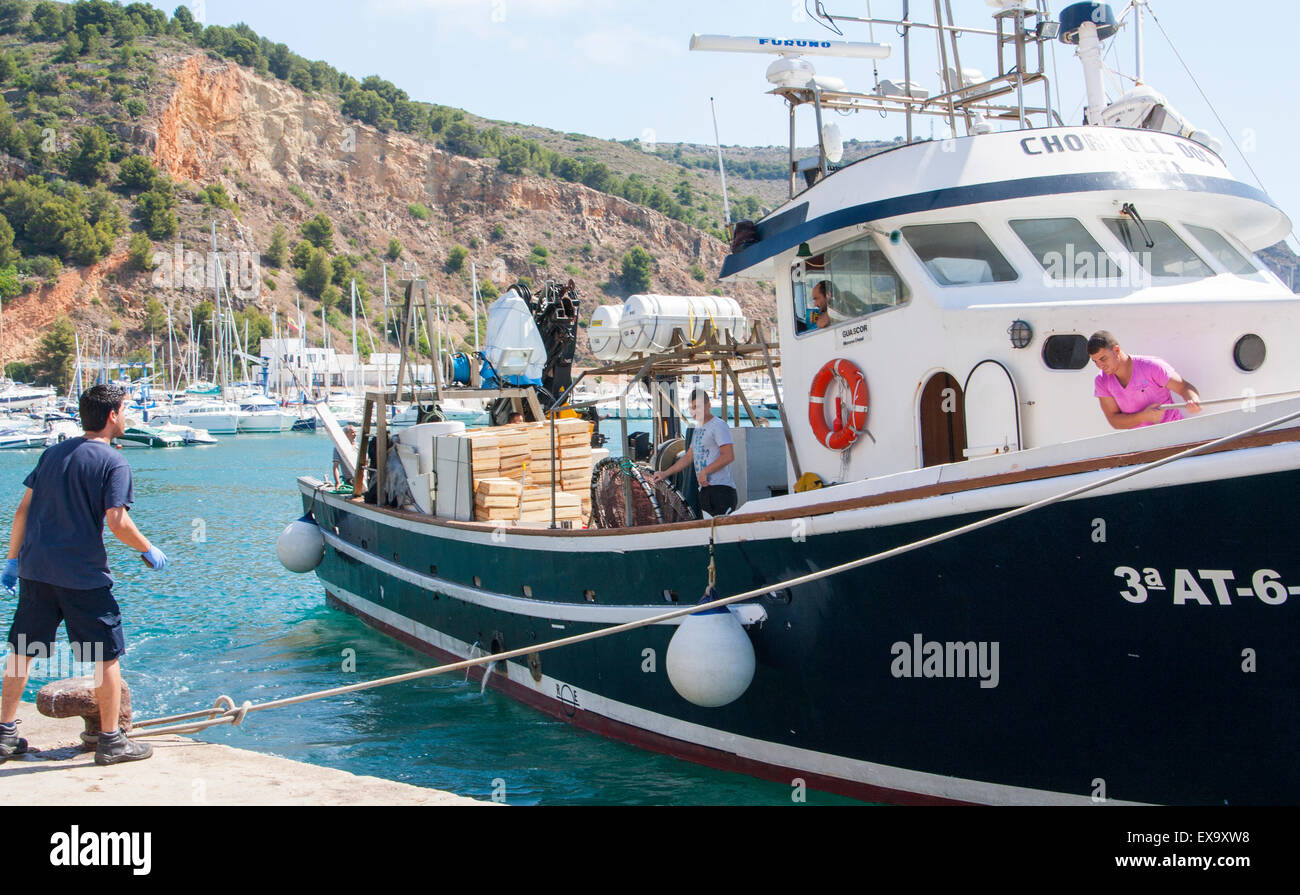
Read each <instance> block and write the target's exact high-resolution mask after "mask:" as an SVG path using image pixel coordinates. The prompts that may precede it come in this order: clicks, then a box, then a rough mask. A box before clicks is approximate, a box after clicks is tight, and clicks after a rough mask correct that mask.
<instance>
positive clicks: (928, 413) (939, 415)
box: [921, 373, 966, 466]
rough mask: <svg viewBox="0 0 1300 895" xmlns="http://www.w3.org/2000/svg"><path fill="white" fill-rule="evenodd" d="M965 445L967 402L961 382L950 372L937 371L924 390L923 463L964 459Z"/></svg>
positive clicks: (935, 463)
mask: <svg viewBox="0 0 1300 895" xmlns="http://www.w3.org/2000/svg"><path fill="white" fill-rule="evenodd" d="M965 448H966V405H965V402H964V401H963V400H962V389H961V385H960V384H959V383H958V382H957V380H956V379H954V378H952V376H950V375H948V374H947V373H935V374H934V375H933V376H931V377H930V381H929V382H927V383H926V384H925V388H924V389H922V391H921V465H922V466H938V465H939V464H940V463H955V462H957V461H958V460H964V459H965V454H964V451H965Z"/></svg>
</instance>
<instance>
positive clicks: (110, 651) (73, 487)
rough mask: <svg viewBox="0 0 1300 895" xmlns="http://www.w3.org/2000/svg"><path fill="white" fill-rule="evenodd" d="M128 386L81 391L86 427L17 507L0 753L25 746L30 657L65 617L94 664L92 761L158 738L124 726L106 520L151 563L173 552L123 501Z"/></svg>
mask: <svg viewBox="0 0 1300 895" xmlns="http://www.w3.org/2000/svg"><path fill="white" fill-rule="evenodd" d="M124 397H125V395H124V394H123V392H122V390H121V389H120V388H118V387H117V386H112V385H97V386H94V387H93V388H89V389H87V390H86V391H85V392H84V393H83V394H82V395H81V401H80V411H81V426H82V428H83V429H84V430H85V432H86V434H85V436H84V437H79V438H69V439H68V440H66V441H63V442H60V443H59V444H56V445H54V446H53V447H50V448H48V449H47V450H46V451H45V453H43V454H41V458H40V460H38V461H37V463H36V468H35V469H33V470H32V472H31V474H30V475H28V476H27V478H26V479H25V480H24V482H23V484H24V485H26V486H27V490H26V492H25V493H24V494H23V498H22V501H21V502H20V503H19V504H18V511H17V512H16V513H14V523H13V529H12V531H11V533H10V537H9V559H8V560H7V561H6V562H5V565H4V573H3V575H0V586H3V588H4V589H5V590H7V591H8V592H9V593H10V594H12V593H13V589H14V586H15V585H16V584H17V583H18V581H19V579H21V581H22V590H21V593H20V595H19V597H18V608H17V609H16V610H14V620H13V625H12V627H11V628H10V630H9V659H8V661H7V662H6V663H5V670H4V698H3V704H2V705H0V762H3V761H4V760H5V759H7V758H9V757H10V756H11V755H19V754H21V753H23V752H26V751H27V741H26V740H24V739H21V738H20V737H19V736H18V734H17V727H16V718H17V715H18V703H19V700H20V699H21V698H22V694H23V688H24V687H25V686H26V684H27V672H28V666H29V664H30V662H31V659H32V658H37V657H42V656H44V657H50V656H53V655H54V638H55V635H56V633H57V631H58V627H59V623H60V622H62V623H64V624H65V625H66V626H67V629H68V639H69V640H70V641H71V642H72V646H73V654H74V656H76V657H77V658H78V659H79V660H80V661H83V662H89V661H92V660H93V661H95V662H96V663H98V665H97V669H96V671H97V674H96V679H97V680H96V688H95V696H96V698H97V699H98V702H99V720H100V729H101V731H103V732H102V733H101V734H100V736H99V743H98V746H97V747H96V750H95V763H96V764H99V765H109V764H117V763H118V762H123V761H139V760H140V759H143V758H148V757H149V756H150V755H151V754H153V749H152V747H150V746H148V745H146V744H144V743H136V742H134V741H132V740H130V739H128V738H127V737H126V735H125V734H123V733H122V731H121V730H120V729H119V728H118V723H117V721H118V711H119V709H120V702H121V692H122V673H121V669H120V668H119V667H118V658H119V657H120V656H121V655H122V653H124V652H125V651H126V642H125V640H124V639H123V637H122V613H121V610H120V609H119V608H118V605H117V600H115V599H114V598H113V576H112V575H110V574H109V571H108V554H107V553H106V552H105V551H104V523H105V522H107V523H108V527H109V528H110V529H112V531H113V534H114V535H116V536H117V539H118V540H119V541H121V542H122V543H123V544H125V545H126V546H128V547H130V548H132V549H133V550H138V551H140V555H141V557H142V558H143V559H144V562H145V564H146V565H148V566H149V567H150V568H151V569H155V570H158V569H162V568H164V567H165V566H166V565H167V557H166V556H165V555H164V554H163V552H162V551H161V550H159V549H158V548H157V547H154V546H153V545H151V544H150V543H149V540H148V539H147V538H146V537H145V536H144V535H142V534H140V531H139V529H137V528H136V527H135V523H134V522H132V521H131V517H130V515H129V514H128V513H127V510H128V509H130V506H131V504H132V503H134V502H135V495H134V493H133V490H132V483H131V467H130V465H129V464H128V463H127V462H126V460H125V459H123V457H122V455H121V453H120V452H119V451H118V450H117V449H116V448H114V447H113V446H112V444H111V441H112V439H114V438H117V437H118V436H120V435H122V434H123V433H124V432H125V431H126V413H125V411H124V408H123V406H122V402H123V399H124Z"/></svg>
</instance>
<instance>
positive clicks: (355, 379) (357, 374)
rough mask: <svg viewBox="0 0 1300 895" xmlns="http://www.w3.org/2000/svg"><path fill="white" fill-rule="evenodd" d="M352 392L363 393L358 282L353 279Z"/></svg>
mask: <svg viewBox="0 0 1300 895" xmlns="http://www.w3.org/2000/svg"><path fill="white" fill-rule="evenodd" d="M352 390H353V391H354V392H357V393H358V394H359V393H360V392H361V355H360V354H359V353H358V352H357V281H356V278H355V277H354V278H353V279H352Z"/></svg>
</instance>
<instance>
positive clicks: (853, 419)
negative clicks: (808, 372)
mask: <svg viewBox="0 0 1300 895" xmlns="http://www.w3.org/2000/svg"><path fill="white" fill-rule="evenodd" d="M834 379H842V380H844V384H845V386H847V388H848V391H849V395H850V400H852V402H853V405H852V409H851V410H852V412H850V413H849V414H848V417H847V420H845V419H843V418H842V417H843V414H841V413H840V408H839V407H838V406H837V407H836V408H835V414H834V424H833V425H832V424H831V423H828V422H826V409H825V404H826V392H827V390H828V389H829V388H830V385H831V381H832V380H834ZM867 402H868V395H867V380H866V378H865V377H863V375H862V371H861V370H859V369H858V368H857V367H855V366H854V365H853V364H852V363H850V362H849V361H846V360H844V359H842V358H835V359H833V360H830V361H827V363H826V365H825V366H824V367H822V368H821V369H820V370H818V371H817V375H816V376H814V377H813V381H812V388H811V389H809V392H808V422H809V423H811V424H812V430H813V434H814V435H816V436H817V440H818V441H820V442H821V443H822V444H824V445H825V446H826V447H828V448H830V449H831V450H833V451H842V450H846V449H847V448H848V447H850V446H851V445H852V444H853V442H855V441H857V439H858V436H859V435H861V434H862V432H863V431H864V430H865V429H866V428H867V406H868V405H867ZM837 403H838V399H837Z"/></svg>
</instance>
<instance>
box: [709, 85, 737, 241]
mask: <svg viewBox="0 0 1300 895" xmlns="http://www.w3.org/2000/svg"><path fill="white" fill-rule="evenodd" d="M709 108H710V109H712V110H713V143H714V145H715V146H717V148H718V176H719V177H721V178H722V211H723V213H724V214H725V215H726V216H727V236H731V235H732V234H731V203H730V202H728V201H727V169H726V168H725V167H723V165H722V137H721V136H719V134H718V106H717V104H716V103H715V102H714V101H713V97H709Z"/></svg>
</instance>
